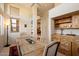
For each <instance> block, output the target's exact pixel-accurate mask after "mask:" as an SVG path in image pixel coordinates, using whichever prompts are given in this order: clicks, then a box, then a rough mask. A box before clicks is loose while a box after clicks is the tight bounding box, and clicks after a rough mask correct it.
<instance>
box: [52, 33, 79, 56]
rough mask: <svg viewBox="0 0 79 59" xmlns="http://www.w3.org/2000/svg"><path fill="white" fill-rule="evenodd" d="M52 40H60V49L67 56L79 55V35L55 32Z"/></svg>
mask: <svg viewBox="0 0 79 59" xmlns="http://www.w3.org/2000/svg"><path fill="white" fill-rule="evenodd" d="M51 40H52V41H53V40H55V41H58V42H60V46H59V49H58V51H59V52H60V53H62V54H65V55H67V56H71V55H72V56H79V36H72V35H70V36H69V35H60V34H53V35H52V39H51Z"/></svg>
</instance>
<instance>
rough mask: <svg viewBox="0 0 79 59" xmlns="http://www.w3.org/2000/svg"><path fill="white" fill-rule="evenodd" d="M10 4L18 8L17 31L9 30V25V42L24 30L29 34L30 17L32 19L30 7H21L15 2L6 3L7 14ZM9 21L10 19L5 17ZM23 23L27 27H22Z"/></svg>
mask: <svg viewBox="0 0 79 59" xmlns="http://www.w3.org/2000/svg"><path fill="white" fill-rule="evenodd" d="M10 6H14V7H17V8H19V9H20V16H19V32H11V30H10V26H9V41H10V43H13V42H15V39H16V38H17V37H19V35H20V33H22V32H26V33H27V34H28V35H31V25H30V24H31V19H32V9H31V7H23V6H19V5H15V4H9V5H8V12H7V13H8V14H10V9H9V8H10ZM7 20H9V21H10V19H7ZM24 24H27V27H26V28H25V27H24Z"/></svg>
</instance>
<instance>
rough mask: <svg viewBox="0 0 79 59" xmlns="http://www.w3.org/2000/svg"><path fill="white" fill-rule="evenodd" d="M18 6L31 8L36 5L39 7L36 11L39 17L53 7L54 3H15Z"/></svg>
mask: <svg viewBox="0 0 79 59" xmlns="http://www.w3.org/2000/svg"><path fill="white" fill-rule="evenodd" d="M17 4H18V5H21V6H25V7H32V6H33V5H34V4H37V5H38V6H39V7H38V9H37V11H38V12H37V13H38V15H39V16H41V15H42V14H43V13H44V12H46V11H48V10H49V9H51V8H53V7H54V3H17Z"/></svg>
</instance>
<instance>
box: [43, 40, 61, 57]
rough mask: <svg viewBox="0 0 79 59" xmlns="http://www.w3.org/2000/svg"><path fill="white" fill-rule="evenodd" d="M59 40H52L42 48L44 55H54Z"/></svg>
mask: <svg viewBox="0 0 79 59" xmlns="http://www.w3.org/2000/svg"><path fill="white" fill-rule="evenodd" d="M59 44H60V42H56V41H52V42H51V43H50V44H48V45H47V46H46V47H45V49H44V53H43V55H44V56H56V55H57V51H58V47H59Z"/></svg>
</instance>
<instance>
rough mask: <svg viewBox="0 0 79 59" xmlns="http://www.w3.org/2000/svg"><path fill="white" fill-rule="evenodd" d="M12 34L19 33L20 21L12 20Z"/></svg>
mask: <svg viewBox="0 0 79 59" xmlns="http://www.w3.org/2000/svg"><path fill="white" fill-rule="evenodd" d="M11 32H19V20H18V19H16V18H11Z"/></svg>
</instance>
